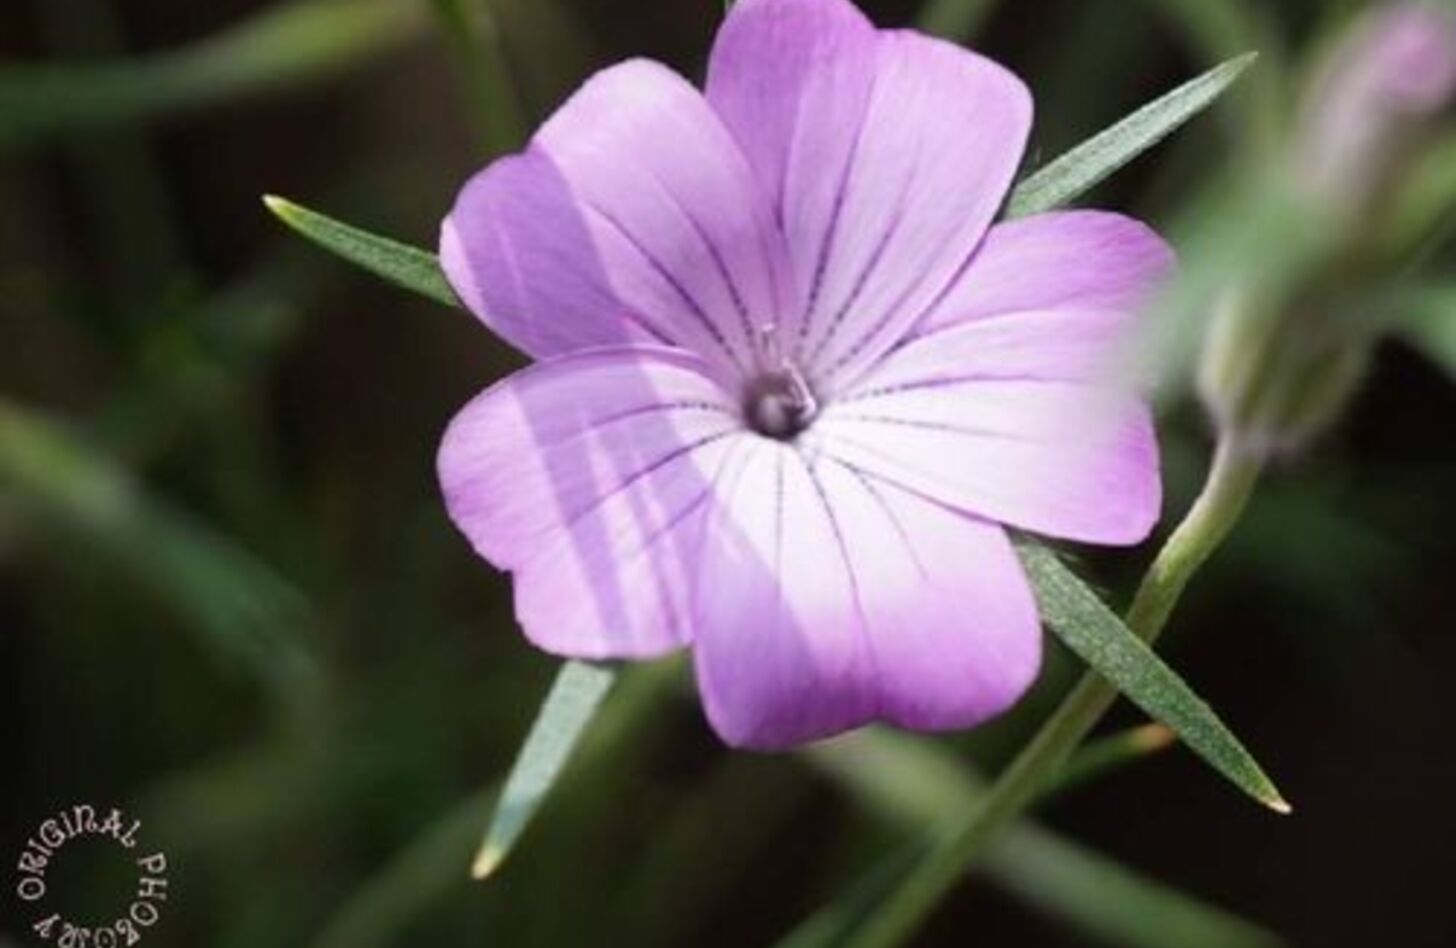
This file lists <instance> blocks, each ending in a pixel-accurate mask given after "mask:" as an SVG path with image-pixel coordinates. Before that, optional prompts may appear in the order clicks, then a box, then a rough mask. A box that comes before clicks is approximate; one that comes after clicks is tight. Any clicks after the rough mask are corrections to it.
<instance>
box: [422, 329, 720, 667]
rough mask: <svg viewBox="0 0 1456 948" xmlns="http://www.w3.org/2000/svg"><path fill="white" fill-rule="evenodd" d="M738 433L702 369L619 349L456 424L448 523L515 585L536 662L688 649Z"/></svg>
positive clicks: (526, 376) (529, 378)
mask: <svg viewBox="0 0 1456 948" xmlns="http://www.w3.org/2000/svg"><path fill="white" fill-rule="evenodd" d="M743 437H746V436H744V435H742V434H741V431H740V425H739V420H738V415H737V410H736V406H735V405H734V404H733V403H732V402H731V400H729V399H727V398H726V397H725V396H724V394H723V393H722V390H721V389H720V388H719V387H718V386H717V384H716V383H715V382H713V381H712V380H711V379H710V377H709V374H708V368H707V366H706V364H705V363H704V362H703V361H702V360H700V359H698V358H696V357H694V356H691V355H688V354H686V353H682V352H680V351H677V350H671V349H661V348H650V347H622V348H615V349H603V350H594V351H588V352H582V353H577V354H572V355H566V356H561V357H558V358H556V359H552V360H547V361H545V362H542V363H539V364H537V365H536V366H533V367H531V368H529V369H525V370H523V371H521V372H518V373H516V374H515V375H513V376H511V377H509V378H507V379H506V380H505V381H503V382H501V383H499V384H497V385H495V386H493V387H492V388H490V389H488V390H487V391H486V392H484V393H483V394H481V395H480V396H478V397H477V398H476V399H475V400H474V401H472V402H470V404H468V405H467V406H466V407H465V408H464V409H463V410H462V411H461V412H460V413H459V414H458V415H457V416H456V418H455V420H454V421H453V422H452V423H451V425H450V427H449V430H448V431H447V432H446V434H445V438H444V441H443V443H442V444H441V447H440V456H439V473H440V482H441V485H442V487H443V489H444V494H445V500H446V504H447V507H448V509H449V512H450V516H451V518H452V519H453V520H454V521H455V523H456V525H457V526H458V527H459V528H460V529H461V530H462V531H463V532H464V533H465V535H466V536H467V537H468V538H469V539H470V541H471V543H472V544H473V545H474V547H475V549H476V550H477V551H478V552H479V553H480V554H481V555H482V556H483V557H485V558H486V559H488V560H490V561H491V562H492V563H494V564H495V565H496V566H498V567H500V568H502V569H507V570H511V571H512V572H513V573H514V574H515V591H516V612H517V617H518V619H519V620H520V621H521V624H522V625H523V626H524V628H525V631H526V634H527V635H528V636H529V637H530V638H531V640H532V641H533V642H535V643H536V644H537V645H539V646H541V647H542V648H544V649H546V650H548V651H551V652H555V653H557V654H562V655H570V656H573V657H578V658H610V657H641V656H648V655H655V654H661V653H663V652H666V651H669V650H671V649H672V648H674V647H677V646H679V645H681V644H683V643H685V642H687V641H688V640H689V638H690V637H691V629H690V627H689V609H688V604H689V593H690V590H691V583H692V579H693V576H694V565H695V562H696V556H697V549H698V547H699V545H700V543H701V525H702V519H703V516H704V515H705V514H706V512H707V511H708V510H710V509H711V508H712V507H713V504H714V502H715V494H714V490H715V488H714V483H715V478H716V477H717V475H718V472H719V471H720V469H721V468H722V467H723V465H724V464H725V463H726V462H727V461H728V460H729V459H730V458H731V456H732V453H733V450H734V443H735V441H736V440H737V439H739V438H743Z"/></svg>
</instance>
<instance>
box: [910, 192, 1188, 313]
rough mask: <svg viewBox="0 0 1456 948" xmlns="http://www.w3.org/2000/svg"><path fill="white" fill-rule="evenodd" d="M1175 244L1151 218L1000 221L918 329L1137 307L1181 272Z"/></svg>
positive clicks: (1076, 215)
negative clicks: (1028, 314) (1037, 313)
mask: <svg viewBox="0 0 1456 948" xmlns="http://www.w3.org/2000/svg"><path fill="white" fill-rule="evenodd" d="M1173 264H1174V256H1173V251H1172V248H1170V247H1169V246H1168V245H1167V243H1166V242H1165V241H1164V240H1163V239H1162V238H1161V237H1159V236H1158V235H1157V234H1156V233H1154V232H1153V231H1152V229H1151V228H1149V227H1148V226H1147V225H1146V224H1143V223H1142V222H1140V221H1136V220H1133V219H1132V218H1130V217H1124V216H1122V215H1121V214H1112V213H1108V212H1105V211H1063V212H1053V213H1050V214H1038V215H1036V216H1034V217H1027V218H1023V219H1021V220H1016V221H1008V222H1006V223H1002V224H997V225H996V226H994V227H992V228H991V230H990V231H989V232H988V233H987V234H986V239H985V241H984V242H983V243H982V245H981V248H980V249H979V250H977V251H976V255H975V257H974V258H973V259H972V260H971V264H970V266H968V267H967V268H966V269H965V271H964V272H963V273H962V274H960V276H959V277H957V278H956V281H955V283H954V285H952V287H951V288H950V290H949V291H948V292H947V293H946V295H945V296H944V297H943V298H942V299H941V300H939V301H938V302H937V303H936V304H935V307H934V309H932V310H931V311H930V312H928V313H926V314H925V317H924V318H923V319H922V320H921V321H920V322H919V323H918V324H917V325H916V326H915V327H914V329H913V330H912V334H913V335H917V336H919V335H925V334H927V333H930V332H934V331H935V330H937V329H941V328H944V327H947V326H953V325H955V324H957V323H961V322H967V321H970V320H975V319H982V318H984V317H986V316H996V315H999V314H1002V313H1015V312H1023V311H1027V310H1052V309H1081V310H1111V311H1116V312H1123V313H1129V314H1131V313H1136V312H1138V311H1139V310H1140V309H1141V308H1142V307H1143V306H1144V304H1146V303H1147V302H1148V299H1149V297H1150V295H1151V293H1152V291H1153V290H1155V289H1156V288H1157V287H1158V286H1159V284H1161V283H1162V282H1163V281H1165V280H1167V279H1168V278H1169V276H1171V274H1172V271H1173Z"/></svg>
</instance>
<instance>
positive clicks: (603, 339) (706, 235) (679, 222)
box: [441, 60, 784, 374]
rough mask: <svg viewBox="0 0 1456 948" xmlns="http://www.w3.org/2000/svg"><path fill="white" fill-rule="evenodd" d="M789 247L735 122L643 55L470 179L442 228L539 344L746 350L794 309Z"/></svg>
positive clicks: (512, 332)
mask: <svg viewBox="0 0 1456 948" xmlns="http://www.w3.org/2000/svg"><path fill="white" fill-rule="evenodd" d="M783 258H784V249H783V241H782V238H781V236H780V234H779V232H778V230H777V228H775V227H774V225H773V221H772V216H771V210H770V207H769V204H768V201H767V200H766V199H765V198H764V196H763V195H762V193H761V191H760V188H759V185H758V182H757V180H756V179H755V178H754V176H753V173H752V171H751V170H750V168H749V165H748V161H747V159H746V158H745V157H744V156H743V153H742V151H741V150H740V149H739V147H738V145H737V142H736V141H735V140H734V138H733V136H732V135H731V134H730V133H729V132H728V130H727V129H726V128H725V127H724V126H723V123H722V121H721V120H720V119H719V118H718V116H717V114H716V113H715V112H714V111H713V110H712V109H711V108H709V107H708V105H707V103H706V102H705V101H704V100H703V98H702V96H701V95H700V94H699V93H698V92H697V90H695V89H693V87H692V86H690V85H689V84H688V83H687V82H686V81H684V80H683V79H682V78H681V77H679V76H677V75H676V74H674V73H673V72H672V71H671V70H669V69H667V68H665V67H663V66H661V65H658V64H656V63H652V62H648V61H645V60H634V61H630V62H626V63H622V64H620V65H617V66H613V67H611V68H609V69H606V70H603V71H602V72H599V73H597V74H596V75H595V76H593V77H592V78H591V79H590V80H588V81H587V83H586V84H585V85H584V86H582V88H581V89H580V90H578V91H577V93H576V94H575V95H573V96H572V97H571V98H570V99H569V100H568V101H567V102H566V103H565V104H564V105H563V106H562V107H561V108H560V109H559V110H557V112H556V113H555V115H553V116H552V117H551V119H550V120H549V121H548V122H547V123H546V124H545V125H544V126H542V128H541V130H540V131H539V132H538V133H537V134H536V136H535V138H534V139H533V140H532V144H531V147H530V148H529V149H528V150H527V151H526V152H525V153H523V154H521V155H516V156H512V157H509V158H506V159H502V160H501V161H498V162H496V163H495V164H493V165H491V166H490V167H489V168H487V169H486V170H484V171H482V172H481V173H480V174H478V175H477V176H476V177H475V178H474V179H472V180H471V181H470V183H468V184H467V185H466V187H465V188H464V190H462V192H461V194H460V197H459V198H458V200H457V202H456V205H455V208H454V209H453V210H452V212H451V214H450V216H449V217H448V218H447V219H446V221H445V224H444V227H443V229H442V234H441V262H442V264H443V266H444V268H445V272H446V274H447V275H448V276H449V278H450V281H451V284H452V285H453V286H454V287H455V289H456V291H457V293H458V294H459V295H460V297H461V299H462V300H464V301H465V303H466V304H467V305H468V306H469V307H470V308H471V309H472V310H473V311H475V312H476V313H477V314H478V315H480V316H481V317H482V318H483V319H484V320H485V321H486V323H487V324H489V325H490V326H491V327H492V328H493V329H495V330H496V331H497V332H499V333H500V334H501V335H502V336H504V337H505V338H507V339H508V340H510V341H511V342H513V343H514V344H516V345H517V346H520V347H521V348H522V349H524V350H525V351H526V352H527V353H529V354H531V355H533V356H536V357H538V358H540V357H545V356H550V355H556V354H560V353H562V352H568V351H572V350H575V349H581V348H586V347H591V346H599V345H612V344H622V343H631V342H638V341H646V342H659V343H669V344H672V345H677V346H681V347H684V348H688V349H691V350H693V351H695V352H698V353H700V354H702V355H703V356H704V358H706V359H708V360H710V361H711V362H713V363H715V364H716V365H717V366H718V367H719V368H720V369H721V368H723V367H729V368H731V367H734V366H740V365H746V364H748V363H750V362H751V361H752V359H751V353H752V351H753V348H754V345H755V340H756V336H757V333H758V331H759V327H760V326H761V325H763V324H765V323H768V322H771V321H773V319H774V318H775V316H776V314H777V313H778V312H779V311H780V309H781V308H782V307H781V305H780V298H779V294H780V293H781V292H782V291H781V289H780V284H781V283H782V282H783V278H781V277H780V276H779V270H781V269H782V268H783V267H784V263H783ZM720 374H722V373H721V372H720Z"/></svg>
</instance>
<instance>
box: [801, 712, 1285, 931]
mask: <svg viewBox="0 0 1456 948" xmlns="http://www.w3.org/2000/svg"><path fill="white" fill-rule="evenodd" d="M804 755H805V757H807V759H808V760H809V761H810V762H811V763H812V764H813V765H814V766H815V767H816V768H817V769H819V770H820V771H821V772H823V773H825V774H827V775H828V776H830V777H831V778H832V779H834V780H835V781H836V782H837V783H839V784H840V785H841V786H842V787H843V788H844V789H845V790H846V791H847V792H848V793H849V794H850V795H851V796H852V797H854V798H855V800H857V801H858V802H859V803H860V804H861V805H862V806H863V807H864V808H865V809H866V810H868V811H869V812H871V813H874V814H875V815H877V816H878V817H880V818H881V819H883V820H885V821H886V822H888V823H890V824H891V825H893V826H895V827H897V828H899V829H900V830H901V831H902V832H912V833H916V834H918V835H919V838H918V839H917V840H916V841H915V842H914V843H912V844H910V845H908V846H902V847H896V848H895V849H893V850H891V851H890V853H888V854H887V855H886V857H885V858H884V859H883V860H882V861H881V862H880V863H879V864H878V865H876V866H874V867H872V868H871V869H870V870H869V871H868V872H867V873H866V874H865V875H864V876H863V877H862V878H861V879H860V880H859V881H857V882H855V883H852V884H851V886H850V887H849V888H848V889H846V890H845V891H844V892H843V893H841V895H840V896H838V897H837V898H835V899H834V900H833V901H832V902H830V903H829V905H827V906H826V907H825V908H824V909H823V910H821V911H820V912H819V913H816V915H815V916H813V917H811V919H810V921H809V922H808V923H806V924H805V925H803V926H801V927H800V928H799V929H796V930H795V932H794V933H793V934H792V935H791V936H790V937H789V938H788V939H785V940H784V941H782V942H780V944H779V946H778V948H789V946H792V948H829V946H833V945H836V944H838V943H839V942H840V941H841V940H842V939H843V938H844V937H846V936H847V935H848V934H849V933H850V932H851V931H852V930H853V927H854V922H855V921H856V920H857V919H859V918H862V917H864V916H865V915H866V914H867V913H868V911H870V910H871V909H872V908H873V907H874V904H875V903H876V902H877V901H878V898H877V896H878V895H879V894H882V893H884V892H886V891H888V890H889V889H890V888H891V886H892V884H893V882H894V880H896V879H898V878H900V877H902V876H903V875H905V874H906V872H907V871H908V870H909V869H910V868H911V867H913V866H914V865H915V864H916V863H917V862H918V859H919V857H920V856H921V855H922V854H923V853H925V852H926V851H927V850H928V848H929V846H928V843H929V841H930V840H932V839H933V838H934V837H935V835H936V834H937V833H938V832H940V831H941V828H942V827H948V826H953V825H956V823H957V822H958V821H959V820H960V819H962V818H964V816H965V815H966V814H968V813H970V812H972V811H973V810H974V809H975V808H976V807H978V806H979V805H980V800H981V797H982V794H983V792H984V790H985V785H984V783H983V782H982V781H981V779H980V778H979V777H978V776H977V775H976V774H975V773H974V772H973V771H971V770H970V769H969V768H968V767H966V766H965V765H963V764H961V763H960V762H959V761H958V760H956V759H955V758H954V757H953V756H952V755H951V754H950V753H948V752H947V751H946V750H945V749H943V748H942V747H941V746H939V745H937V744H936V743H934V742H933V741H929V740H925V739H923V738H914V737H910V736H908V735H905V734H900V733H897V732H893V731H889V730H885V729H881V728H871V729H867V730H864V731H860V732H857V733H855V734H851V735H846V736H844V737H841V738H837V739H835V740H833V741H826V742H824V743H822V744H817V745H814V746H812V747H810V748H807V749H806V750H805V751H804ZM982 867H983V871H984V872H985V874H986V876H987V878H988V879H989V880H990V881H992V882H994V883H995V884H996V885H998V886H1000V887H1002V888H1003V889H1005V890H1006V891H1008V892H1010V893H1011V894H1013V895H1015V896H1016V897H1017V898H1019V899H1021V900H1022V901H1023V902H1026V903H1027V904H1030V905H1032V906H1034V907H1036V908H1038V909H1040V910H1042V911H1045V912H1046V913H1047V914H1049V915H1051V916H1053V917H1055V918H1058V919H1060V920H1061V921H1062V922H1063V923H1064V924H1066V925H1068V926H1069V927H1071V928H1073V929H1075V930H1076V931H1078V932H1080V933H1082V934H1084V935H1087V936H1089V937H1092V938H1096V939H1098V940H1099V941H1101V942H1103V943H1105V944H1108V945H1114V946H1118V948H1167V946H1170V945H1177V946H1179V948H1256V946H1257V948H1267V946H1274V945H1278V944H1279V943H1280V940H1279V939H1278V938H1277V937H1276V936H1274V935H1273V934H1272V933H1270V932H1268V931H1266V930H1265V929H1263V928H1261V927H1259V926H1257V925H1255V924H1253V923H1251V922H1248V921H1245V920H1244V919H1241V918H1238V917H1237V916H1235V915H1232V914H1230V913H1228V912H1226V911H1224V910H1223V909H1220V908H1217V907H1215V906H1212V905H1209V904H1207V903H1205V902H1203V901H1201V900H1199V899H1197V898H1196V897H1194V896H1191V895H1188V894H1186V893H1183V892H1180V891H1178V890H1177V889H1175V888H1173V887H1171V886H1168V885H1166V884H1164V883H1161V882H1158V881H1156V880H1153V879H1150V878H1147V877H1145V876H1143V875H1141V874H1139V873H1137V872H1135V871H1133V870H1131V869H1129V868H1127V867H1125V866H1122V865H1120V864H1119V863H1117V862H1116V861H1115V860H1112V859H1110V858H1108V857H1107V856H1104V855H1101V854H1099V853H1096V852H1094V851H1092V850H1090V849H1087V848H1085V847H1083V846H1080V845H1078V844H1077V843H1074V842H1072V841H1070V840H1067V839H1065V838H1063V837H1060V836H1058V835H1057V834H1055V833H1052V832H1050V831H1048V830H1046V829H1043V828H1041V827H1038V826H1036V825H1035V824H1033V823H1030V822H1027V821H1022V822H1021V823H1018V824H1015V825H1013V826H1011V827H1009V828H1008V829H1007V831H1006V833H1005V834H1004V835H1003V836H1001V837H1000V838H998V839H997V840H995V841H993V842H992V843H991V844H990V845H989V846H988V848H987V850H986V854H985V859H984V861H983V863H982Z"/></svg>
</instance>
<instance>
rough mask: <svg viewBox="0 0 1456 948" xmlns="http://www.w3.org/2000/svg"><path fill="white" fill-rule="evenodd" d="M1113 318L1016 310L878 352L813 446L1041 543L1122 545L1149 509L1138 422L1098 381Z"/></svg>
mask: <svg viewBox="0 0 1456 948" xmlns="http://www.w3.org/2000/svg"><path fill="white" fill-rule="evenodd" d="M1125 323H1126V317H1125V316H1123V315H1122V314H1118V313H1108V312H1101V311H1066V312H1058V311H1050V312H1029V313H1016V314H1011V315H1008V316H998V317H992V318H987V319H982V320H978V321H973V322H969V323H965V324H963V325H959V326H956V327H954V328H951V329H947V330H944V331H941V332H937V333H935V334H933V335H931V336H926V337H924V338H921V339H917V340H915V341H914V342H911V343H909V344H908V345H905V346H903V347H901V348H899V349H897V350H895V351H894V352H892V353H890V354H889V355H888V356H887V357H886V358H885V359H884V360H883V361H882V362H881V363H880V364H879V365H877V366H876V367H875V369H874V371H873V372H872V373H870V374H869V375H867V376H866V377H865V378H864V379H863V380H862V381H861V382H860V383H859V385H858V386H856V388H855V389H854V390H853V391H852V392H850V393H847V394H846V396H845V397H843V398H841V399H840V400H839V401H837V402H836V403H834V404H833V405H831V406H829V407H828V408H827V409H826V410H825V411H824V413H823V414H822V415H821V416H820V418H819V419H818V421H817V422H816V424H815V426H814V428H813V430H812V432H811V435H812V439H813V443H814V444H816V445H818V446H820V447H821V448H822V449H823V450H824V451H826V452H828V453H830V454H832V455H833V456H835V457H837V458H840V459H842V460H844V461H846V462H847V463H851V464H854V465H855V466H857V467H860V468H862V469H864V470H866V471H869V472H872V473H874V474H875V475H877V476H880V477H883V478H886V479H889V480H891V481H893V482H895V483H898V484H901V485H903V486H905V487H906V488H908V489H911V490H915V491H918V492H921V493H924V494H926V495H927V496H930V497H933V498H935V499H937V500H939V501H940V502H942V503H946V504H949V505H951V506H953V507H956V508H957V509H960V510H964V511H967V512H970V513H974V514H977V515H980V516H983V517H986V518H989V519H992V520H997V521H1000V522H1002V523H1007V524H1010V525H1013V526H1016V527H1021V528H1023V529H1027V530H1032V531H1035V532H1037V533H1043V534H1048V535H1051V536H1057V537H1064V538H1067V539H1073V540H1082V541H1087V542H1094V543H1136V542H1138V541H1140V540H1142V539H1143V538H1144V537H1145V536H1146V535H1147V533H1148V532H1149V531H1150V530H1151V529H1152V526H1153V524H1154V523H1155V522H1156V520H1157V515H1158V510H1159V506H1160V504H1161V488H1160V482H1159V477H1158V456H1157V444H1156V440H1155V437H1154V433H1153V426H1152V418H1151V414H1150V412H1149V411H1148V409H1147V407H1146V405H1144V404H1143V402H1142V401H1141V400H1140V398H1139V397H1138V396H1136V395H1135V394H1133V393H1130V392H1124V391H1119V390H1118V389H1117V388H1116V387H1115V386H1113V385H1111V384H1110V382H1109V377H1108V372H1109V359H1111V358H1113V357H1114V355H1115V353H1116V351H1117V343H1118V342H1119V341H1120V340H1122V339H1123V338H1124V337H1125V333H1124V332H1122V331H1121V330H1122V329H1123V328H1124V327H1125Z"/></svg>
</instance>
